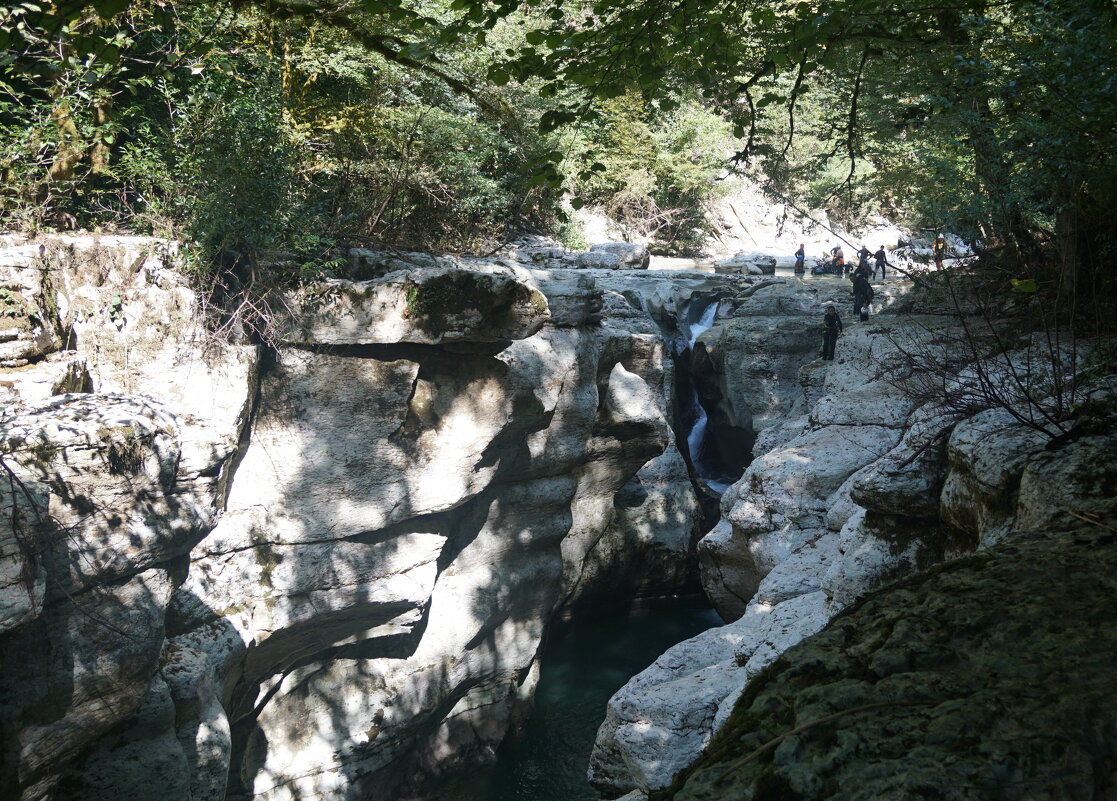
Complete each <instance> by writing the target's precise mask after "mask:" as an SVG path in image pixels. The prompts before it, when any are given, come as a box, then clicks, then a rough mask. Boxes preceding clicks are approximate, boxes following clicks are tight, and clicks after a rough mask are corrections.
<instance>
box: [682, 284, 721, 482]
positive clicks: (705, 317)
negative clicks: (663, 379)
mask: <svg viewBox="0 0 1117 801" xmlns="http://www.w3.org/2000/svg"><path fill="white" fill-rule="evenodd" d="M718 306H719V303H718V301H716V300H715V301H714V302H713V303H711V304H710V305H709V306H707V307H706V308H705V310H703V312H702V316H701V317H699V318H698V320H697V321H695V322H693V323H691V324H690V325H688V326H687V328H688V337H687V347H689V348H690V351H691V353H694V345H695V343H697V342H698V337H700V336H702V334H704V333H705V332H706V331H708V330H709V329H710V326H712V325H713V324H714V320H715V319H716V318H717V314H718ZM691 394H692V395H693V397H692V398H691V401H692V403H693V404H694V411H695V414H696V415H697V416H696V417H695V420H694V424H693V425H692V426H691V428H690V431H689V432H687V436H686V442H687V448H688V449H689V450H690V461H691V463H692V464H693V465H694V466H695V469H697V468H698V463H699V461H700V460H701V458H702V451H703V442H704V441H705V439H706V422H707V420H706V410H705V409H703V408H702V401H701V400H700V399H699V397H698V390H697V389H691Z"/></svg>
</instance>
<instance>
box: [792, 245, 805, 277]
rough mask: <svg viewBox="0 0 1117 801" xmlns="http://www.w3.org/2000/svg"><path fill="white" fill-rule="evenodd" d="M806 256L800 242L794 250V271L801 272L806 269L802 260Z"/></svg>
mask: <svg viewBox="0 0 1117 801" xmlns="http://www.w3.org/2000/svg"><path fill="white" fill-rule="evenodd" d="M806 258H807V251H806V248H804V247H803V244H802V243H800V244H799V249H798V250H797V251H795V272H796V273H802V272H805V271H806V268H805V267H804V266H803V261H804V259H806Z"/></svg>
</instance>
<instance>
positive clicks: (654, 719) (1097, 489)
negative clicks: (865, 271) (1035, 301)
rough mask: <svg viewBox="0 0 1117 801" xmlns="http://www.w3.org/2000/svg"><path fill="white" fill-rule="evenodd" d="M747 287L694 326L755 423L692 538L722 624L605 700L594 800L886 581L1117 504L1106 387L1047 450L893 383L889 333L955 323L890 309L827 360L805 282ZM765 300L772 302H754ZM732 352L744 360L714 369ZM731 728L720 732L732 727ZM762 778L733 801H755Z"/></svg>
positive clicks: (736, 401) (995, 412) (707, 722)
mask: <svg viewBox="0 0 1117 801" xmlns="http://www.w3.org/2000/svg"><path fill="white" fill-rule="evenodd" d="M808 293H810V294H808ZM878 297H879V293H878ZM755 298H759V299H760V302H759V303H757V304H756V305H753V306H749V307H747V308H744V309H743V310H740V311H738V313H737V316H735V317H733V318H732V319H730V320H726V321H724V322H723V323H722V324H721V325H720V326H718V327H717V328H715V329H712V330H711V331H710V332H709V333H708V334H707V335H706V336H705V337H703V341H704V342H705V343H706V346H707V350H708V351H709V354H710V362H711V365H712V367H711V368H709V369H710V373H711V375H712V380H711V382H710V383H711V384H713V385H714V386H715V387H716V388H718V390H719V392H720V396H719V397H718V398H717V402H718V403H719V404H723V405H725V406H727V407H729V409H730V411H731V412H732V414H734V415H736V417H737V419H739V420H745V421H748V420H749V419H750V418H751V420H752V425H753V427H754V429H755V430H758V431H759V436H758V438H757V445H756V451H757V454H758V456H757V458H756V459H755V461H753V462H752V464H751V465H750V466H749V468H748V470H747V471H746V472H745V474H744V476H743V477H742V479H741V480H740V481H739V482H737V483H736V484H735V485H734V486H733V487H731V488H730V489H729V490H728V491H727V492H726V493H725V494H724V496H723V498H722V512H723V517H722V521H721V522H720V523H719V524H718V525H717V526H716V527H715V528H714V529H713V530H712V531H711V532H710V533H709V534H707V535H706V537H705V538H704V539H703V540H702V541H701V542H700V544H699V553H700V559H701V564H702V579H703V583H704V585H705V587H706V589H707V592H708V594H709V595H710V597H711V599H712V600H713V601H714V603H715V605H716V606H717V608H718V609H719V611H720V612H721V614H722V616H723V617H724V618H725V619H727V620H730V621H732V622H730V623H729V624H728V625H726V626H724V627H723V628H720V629H713V630H710V631H707V632H705V633H703V634H701V635H698V636H697V637H695V638H694V639H692V640H690V641H687V642H685V643H681V644H679V645H677V646H675V647H674V648H672V649H670V650H669V651H667V652H666V653H665V654H664V655H663V656H661V657H660V658H659V659H657V660H656V662H655V663H654V664H653V665H651V666H650V667H649V668H648V669H647V670H645V671H644V672H643V673H641V674H639V675H638V676H636V677H635V678H634V679H632V680H631V681H630V682H629V684H628V685H626V686H625V687H624V688H622V689H621V690H620V691H619V692H618V693H617V694H616V696H614V698H613V699H612V700H611V701H610V703H609V708H608V712H607V716H606V719H605V722H604V724H603V725H602V727H601V730H600V731H599V733H598V739H597V744H596V746H595V749H594V754H593V757H592V760H591V767H590V779H591V781H592V782H593V783H594V784H595V785H596V786H598V787H599V788H600V789H602V790H603V791H604V792H606V793H607V794H611V795H619V794H622V793H627V792H630V791H632V792H635V793H637V794H638V795H640V796H641V797H642V796H643V795H645V794H647V793H654V792H655V791H658V790H662V789H663V788H665V787H668V786H669V785H670V784H671V782H672V778H673V777H674V775H675V774H676V772H678V771H679V770H681V769H683V768H685V767H687V766H688V765H689V764H691V763H692V762H693V761H694V760H695V759H696V758H697V757H698V756H699V754H700V753H702V751H703V749H704V748H705V747H706V745H707V744H708V743H709V741H710V738H711V736H712V734H713V733H714V732H715V731H717V730H718V729H719V728H721V727H722V726H723V725H724V724H725V722H726V720H728V719H729V717H730V714H731V712H732V711H733V709H734V706H735V704H736V703H737V701H738V699H739V698H740V696H741V693H742V692H743V691H745V688H746V687H749V686H750V682H751V681H752V680H753V678H754V677H756V676H758V675H759V674H760V673H762V672H763V671H764V670H765V669H766V668H767V667H768V666H769V665H771V664H772V662H773V661H774V660H775V659H776V658H777V657H779V656H780V655H781V654H782V653H783V652H785V651H787V650H788V649H790V648H792V647H793V646H795V645H796V644H797V643H799V642H801V641H802V640H804V639H805V638H809V637H811V636H812V635H814V634H815V633H817V632H818V631H820V630H821V629H823V628H824V627H826V626H827V625H828V624H829V622H830V620H831V619H832V618H833V617H834V616H835V615H836V614H839V613H840V612H841V611H842V610H843V609H845V608H847V607H848V606H849V605H850V604H854V603H855V602H857V601H858V599H859V598H862V597H864V596H865V595H866V594H867V593H869V592H871V591H873V590H874V589H876V588H877V587H880V586H881V585H882V584H887V583H888V582H890V581H894V580H896V579H898V578H901V577H903V576H905V575H907V574H910V573H912V572H915V571H919V570H922V569H925V568H928V567H930V566H932V565H935V564H937V563H939V562H942V561H943V560H946V559H949V558H951V557H955V556H958V555H960V554H964V553H966V552H968V551H972V550H974V549H975V548H978V547H983V548H984V547H990V546H994V547H995V546H996V544H997V543H1000V542H1002V541H1008V540H1011V539H1012V537H1011V536H1010V534H1009V532H1020V531H1048V530H1060V529H1065V528H1066V527H1067V526H1068V524H1070V523H1075V522H1076V520H1078V519H1080V518H1081V516H1083V515H1084V516H1087V517H1089V516H1091V515H1095V516H1097V517H1096V518H1091V519H1097V520H1111V519H1112V515H1113V513H1114V512H1115V511H1117V507H1115V502H1114V500H1113V494H1112V492H1110V491H1109V490H1107V489H1106V488H1112V487H1113V486H1114V482H1115V481H1117V462H1115V460H1114V458H1113V453H1112V430H1113V420H1112V418H1113V417H1117V415H1114V414H1113V413H1112V407H1113V406H1114V404H1113V402H1112V398H1111V397H1110V395H1109V390H1108V389H1107V388H1106V386H1105V385H1104V382H1101V383H1099V386H1098V388H1097V390H1096V397H1095V398H1093V399H1090V400H1087V402H1086V403H1085V405H1084V408H1089V409H1094V410H1095V411H1094V412H1092V414H1094V415H1095V417H1096V419H1095V418H1090V417H1089V416H1088V415H1087V418H1086V419H1087V420H1088V421H1089V420H1093V422H1091V423H1089V424H1088V425H1084V426H1081V427H1079V428H1076V429H1075V431H1081V435H1080V436H1075V437H1074V438H1073V442H1074V446H1073V447H1066V448H1063V449H1055V450H1052V449H1048V448H1047V447H1046V444H1047V443H1048V442H1049V441H1050V440H1051V436H1050V433H1045V432H1043V431H1040V430H1037V429H1036V428H1035V427H1032V426H1029V425H1026V424H1024V423H1022V422H1020V420H1018V419H1017V418H1016V417H1014V416H1013V415H1012V414H1011V413H1010V412H1009V411H1008V410H1006V409H992V410H989V411H985V412H981V413H979V414H976V415H974V416H970V417H966V416H964V415H963V416H959V415H958V414H956V413H949V412H948V411H947V410H945V409H942V408H938V407H936V406H934V405H919V404H917V403H916V402H915V401H914V400H913V397H914V396H915V393H913V392H911V391H908V390H906V389H905V387H908V386H911V385H912V383H913V382H914V381H915V380H916V377H915V376H913V374H912V371H911V364H910V360H908V359H906V358H905V354H904V353H902V352H901V350H900V348H899V346H898V343H902V342H904V341H905V338H906V336H907V333H906V332H910V331H912V330H917V331H919V332H920V335H921V336H923V337H926V338H927V339H928V340H934V339H935V338H937V337H941V336H944V335H949V333H950V329H951V326H953V325H955V324H956V323H955V321H954V319H953V318H951V317H950V316H945V315H944V316H930V315H922V316H917V315H911V314H905V315H903V316H899V315H892V314H889V313H887V312H886V313H883V314H880V315H879V316H876V317H874V318H872V319H871V320H870V322H869V323H858V324H854V325H853V326H849V324H848V322H847V328H846V333H845V335H844V336H843V337H842V338H841V339H840V340H839V343H838V354H837V359H836V360H835V361H834V362H832V363H827V362H822V361H820V360H816V359H815V358H814V356H815V353H813V352H812V351H813V347H817V344H818V343H817V339H816V337H817V333H815V332H814V331H810V332H809V335H808V333H806V332H807V331H808V327H807V324H806V322H805V321H804V320H805V318H804V316H803V315H806V314H807V313H808V311H809V310H810V309H811V308H812V307H813V308H817V299H816V298H815V297H814V296H813V293H811V290H810V289H807V288H804V287H802V286H796V285H795V284H790V285H783V286H780V285H773V286H771V287H767V288H760V289H757V290H756V294H755V295H754V299H755ZM822 299H823V300H825V299H824V298H822ZM770 308H778V309H780V310H781V312H782V313H781V314H780V315H779V317H778V318H776V317H772V316H769V315H767V314H763V313H762V314H757V313H756V312H760V311H762V310H764V309H770ZM796 315H798V318H797V316H796ZM797 319H798V320H800V321H804V322H802V323H801V325H800V326H798V327H797V326H796V320H797ZM781 331H782V332H784V333H783V334H782V335H781V334H780V332H781ZM770 334H773V335H775V336H782V337H783V339H782V340H781V341H783V343H784V345H785V348H784V354H785V355H784V356H782V357H781V356H777V355H775V354H773V353H771V352H768V353H764V354H763V359H762V361H763V364H762V366H761V367H756V366H750V363H749V362H748V357H747V356H745V355H742V354H748V353H749V352H750V351H755V350H757V349H756V348H755V347H754V346H753V345H751V344H750V343H753V342H756V341H759V340H760V339H761V338H763V337H764V336H766V335H770ZM796 337H799V338H798V339H796ZM811 339H814V345H813V347H812V344H811V342H810V340H811ZM727 343H739V344H738V345H730V344H727ZM734 360H741V361H740V362H737V366H736V367H732V366H730V367H727V366H726V365H733V364H734ZM1083 367H1084V363H1080V364H1079V368H1080V369H1082V368H1083ZM793 376H794V377H795V379H796V380H792V377H793ZM713 379H716V380H713ZM1107 398H1108V400H1107ZM781 409H782V410H784V416H783V417H782V418H781V417H780V416H779V411H780V410H781ZM1101 409H1109V410H1110V411H1109V412H1107V413H1104V414H1103V412H1101V411H1098V410H1101ZM1106 414H1108V415H1109V416H1108V417H1106V416H1105V415H1106ZM1103 419H1106V420H1109V422H1108V423H1107V422H1099V421H1101V420H1103ZM1091 426H1092V427H1091ZM1103 431H1104V432H1107V433H1105V434H1102V433H1101V432H1103ZM1090 434H1094V435H1093V436H1090ZM1107 493H1109V494H1107ZM1076 515H1077V516H1079V517H1077V518H1076V517H1075V516H1076ZM1029 547H1031V546H1029ZM993 594H994V595H995V593H993ZM1110 594H1111V592H1110ZM990 597H991V596H990ZM1111 600H1112V599H1111ZM900 602H905V603H906V601H904V600H903V599H901V600H898V601H897V603H900ZM985 602H986V603H990V601H989V600H988V598H987V599H986V601H985ZM936 603H946V601H945V600H943V599H942V598H941V597H938V600H937V601H936ZM878 608H883V607H882V606H878ZM897 615H899V616H900V617H902V613H897ZM858 625H859V624H858ZM976 631H977V630H976V629H975V633H974V636H975V637H976V638H980V635H979V634H977V633H976ZM830 632H831V634H829V635H828V636H831V639H834V638H835V637H837V638H838V639H840V636H839V635H834V634H833V629H832V628H831V629H830ZM882 636H883V635H882ZM998 636H1000V635H998ZM808 642H814V641H813V640H809V641H808ZM940 646H941V647H942V648H944V649H946V650H948V651H951V650H952V649H954V648H955V645H953V644H950V643H946V642H943V643H940ZM809 647H811V648H813V647H814V646H813V645H812V646H809ZM858 647H860V646H858ZM928 647H929V646H928ZM795 653H797V654H800V653H806V651H803V650H799V651H796V652H795ZM812 653H813V652H812ZM898 658H899V657H898ZM913 658H914V657H913ZM989 658H990V659H992V658H994V657H993V656H992V655H990V656H989ZM803 669H804V670H809V667H805V668H803ZM857 675H861V674H857ZM831 678H832V680H833V681H834V682H837V681H839V676H838V674H837V673H835V674H834V675H833V676H832V677H831ZM790 681H791V682H792V683H793V684H794V681H795V680H790ZM795 686H799V685H795ZM749 692H750V693H751V692H752V690H749ZM750 697H751V696H750ZM757 703H758V704H760V703H761V702H760V701H757ZM756 708H757V709H759V708H760V707H756ZM764 708H765V709H766V710H770V709H772V708H773V707H771V706H768V707H764ZM809 717H810V715H800V716H797V717H796V719H797V720H798V721H799V722H803V721H804V720H806V719H807V718H809ZM741 725H744V724H741ZM741 725H738V726H737V728H735V729H734V732H736V733H735V734H734V735H733V737H731V738H730V737H729V736H728V735H727V738H728V739H727V740H726V742H729V741H731V740H732V741H733V742H736V739H739V738H740V736H741V733H742V732H743V731H744V730H745V729H742V728H741ZM766 725H767V724H766ZM790 727H791V724H789V725H788V728H790ZM770 728H771V727H770V726H769V729H770ZM769 729H764V731H768V730H769ZM734 738H736V739H734ZM754 739H755V738H754ZM761 739H763V738H761ZM750 742H752V740H750ZM759 742H760V740H756V743H757V744H759ZM787 747H789V748H790V747H791V745H790V744H788V746H787ZM783 750H786V749H784V748H783V747H781V750H780V751H781V752H782V751H783ZM789 753H790V752H789ZM812 754H813V752H812ZM795 758H796V759H797V758H798V757H795ZM804 758H805V759H814V760H822V759H824V758H823V757H821V756H816V755H808V756H807V757H804ZM826 758H829V757H826ZM787 759H792V757H790V756H789V757H787ZM777 762H780V763H781V764H784V762H786V760H783V758H782V757H780V758H777ZM788 764H790V763H788ZM804 770H806V769H805V768H804ZM709 775H710V774H707V779H709ZM787 775H788V776H790V775H791V774H790V773H788V774H787ZM819 775H822V774H821V773H820V774H819ZM848 775H850V776H853V775H854V774H852V773H850V774H848ZM781 781H782V780H781ZM789 781H791V780H790V779H789ZM792 783H793V784H794V786H795V790H796V792H803V790H801V789H800V784H799V783H796V782H794V781H793V782H792ZM855 783H856V782H855ZM709 784H710V780H708V781H707V784H706V785H704V786H705V787H707V789H704V790H702V791H697V790H696V791H695V792H694V794H693V795H690V794H688V795H685V796H680V797H687V798H690V797H695V798H698V797H702V798H722V797H725V798H730V797H734V798H735V797H738V796H737V795H734V792H735V791H734V792H727V793H726V794H722V793H721V791H720V790H719V791H718V792H717V793H714V794H713V795H706V794H702V793H707V792H709V790H708V787H709ZM713 784H717V782H716V781H713ZM734 786H737V785H734ZM781 786H782V785H781ZM804 786H806V785H804ZM812 786H813V785H812ZM818 786H819V787H822V786H830V785H825V780H823V784H820V785H818ZM850 786H852V785H850ZM874 786H875V785H874ZM758 787H760V785H757V786H754V787H753V788H752V789H751V790H749V792H748V793H745V794H744V795H741V796H740V797H745V798H753V797H756V798H761V797H768V796H767V795H765V793H764V792H762V791H761V789H757V788H758ZM738 789H739V788H738ZM816 789H817V788H816ZM893 790H895V791H896V792H899V790H896V788H893ZM908 790H911V788H908ZM688 792H689V791H688ZM812 792H814V791H813V790H812ZM882 792H883V791H882ZM749 793H752V794H749ZM884 795H888V792H884ZM781 797H783V796H781ZM787 797H799V796H797V795H794V794H790V795H787ZM806 797H815V796H813V795H807V796H806ZM819 797H822V796H819ZM850 797H865V798H870V797H881V796H880V795H879V794H878V795H872V793H866V794H865V795H861V796H850Z"/></svg>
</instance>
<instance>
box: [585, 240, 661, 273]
mask: <svg viewBox="0 0 1117 801" xmlns="http://www.w3.org/2000/svg"><path fill="white" fill-rule="evenodd" d="M650 262H651V254H649V253H648V249H647V248H646V247H644V246H643V245H637V244H633V243H631V242H601V243H599V244H596V245H591V246H590V249H589V251H588V252H586V253H582V254H579V256H578V264H579V265H580V266H582V267H596V268H599V269H600V268H605V269H610V270H646V269H648V264H649V263H650Z"/></svg>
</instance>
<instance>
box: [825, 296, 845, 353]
mask: <svg viewBox="0 0 1117 801" xmlns="http://www.w3.org/2000/svg"><path fill="white" fill-rule="evenodd" d="M840 333H842V318H841V317H839V316H838V310H837V309H835V308H834V306H833V305H830V306H827V307H826V314H824V315H822V358H823V359H825V360H826V361H828V362H832V361H834V345H835V344H837V342H838V334H840Z"/></svg>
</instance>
